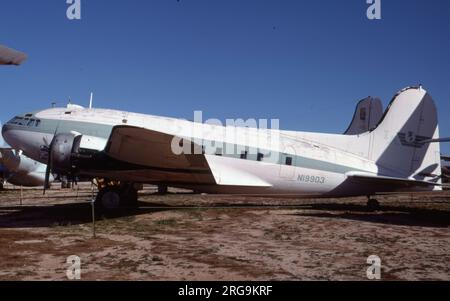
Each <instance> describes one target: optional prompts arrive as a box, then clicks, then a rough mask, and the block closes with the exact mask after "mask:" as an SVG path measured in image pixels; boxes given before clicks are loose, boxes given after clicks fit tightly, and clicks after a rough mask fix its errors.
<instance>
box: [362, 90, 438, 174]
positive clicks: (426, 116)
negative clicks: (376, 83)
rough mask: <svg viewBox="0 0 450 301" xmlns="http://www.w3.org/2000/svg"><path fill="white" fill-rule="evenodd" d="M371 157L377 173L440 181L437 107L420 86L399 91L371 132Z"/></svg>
mask: <svg viewBox="0 0 450 301" xmlns="http://www.w3.org/2000/svg"><path fill="white" fill-rule="evenodd" d="M370 138H371V145H370V150H371V158H372V159H373V160H374V161H376V163H377V165H378V166H379V168H380V172H382V173H384V174H390V175H396V176H401V177H414V178H415V179H417V180H428V181H435V182H438V181H440V176H441V162H440V144H439V143H422V141H425V140H429V139H438V138H439V126H438V117H437V110H436V106H435V104H434V101H433V99H432V98H431V96H430V95H429V94H428V93H427V91H425V90H424V89H423V88H422V87H415V88H406V89H404V90H402V91H400V92H399V93H398V94H397V95H396V96H395V97H394V99H393V100H392V101H391V103H390V104H389V107H388V109H387V110H386V112H385V113H384V115H383V117H382V118H381V121H380V123H379V124H378V126H377V127H376V128H375V129H374V130H373V131H372V132H371V137H370Z"/></svg>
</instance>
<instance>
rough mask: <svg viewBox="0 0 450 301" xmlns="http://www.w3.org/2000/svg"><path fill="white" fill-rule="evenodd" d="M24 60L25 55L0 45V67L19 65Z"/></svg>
mask: <svg viewBox="0 0 450 301" xmlns="http://www.w3.org/2000/svg"><path fill="white" fill-rule="evenodd" d="M26 59H27V55H26V54H25V53H23V52H20V51H17V50H14V49H12V48H8V47H5V46H2V45H0V65H20V64H22V63H23V62H24V61H25V60H26Z"/></svg>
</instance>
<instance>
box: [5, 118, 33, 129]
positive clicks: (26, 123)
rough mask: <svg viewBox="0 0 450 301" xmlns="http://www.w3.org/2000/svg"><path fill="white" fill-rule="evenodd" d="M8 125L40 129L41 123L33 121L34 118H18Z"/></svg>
mask: <svg viewBox="0 0 450 301" xmlns="http://www.w3.org/2000/svg"><path fill="white" fill-rule="evenodd" d="M8 124H16V125H23V126H27V127H33V126H34V127H38V126H39V125H40V124H41V121H40V120H39V119H33V118H28V117H27V118H24V117H19V116H16V117H14V118H13V119H11V120H10V121H8Z"/></svg>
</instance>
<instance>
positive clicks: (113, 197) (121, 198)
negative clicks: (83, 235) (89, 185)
mask: <svg viewBox="0 0 450 301" xmlns="http://www.w3.org/2000/svg"><path fill="white" fill-rule="evenodd" d="M137 200H138V192H137V190H135V189H133V188H132V187H131V186H125V187H106V188H104V189H102V190H101V191H100V192H99V193H98V194H97V197H96V199H95V205H96V208H98V209H99V210H100V211H102V212H105V211H114V210H117V209H120V208H124V207H134V206H137Z"/></svg>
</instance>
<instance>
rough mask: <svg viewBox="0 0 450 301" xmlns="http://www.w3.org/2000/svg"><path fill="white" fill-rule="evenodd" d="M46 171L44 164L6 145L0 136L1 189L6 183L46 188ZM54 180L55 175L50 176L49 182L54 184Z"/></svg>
mask: <svg viewBox="0 0 450 301" xmlns="http://www.w3.org/2000/svg"><path fill="white" fill-rule="evenodd" d="M0 126H1V124H0ZM45 170H46V166H45V165H44V164H41V163H39V162H37V161H35V160H32V159H30V158H28V157H26V156H24V155H23V154H21V153H20V151H15V150H13V149H11V148H10V147H9V146H7V145H5V143H4V141H3V137H1V135H0V183H1V185H0V188H3V182H4V181H6V182H8V183H11V184H13V185H16V186H24V187H38V186H44V184H45ZM53 180H54V178H53V175H50V177H49V181H50V182H53Z"/></svg>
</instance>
